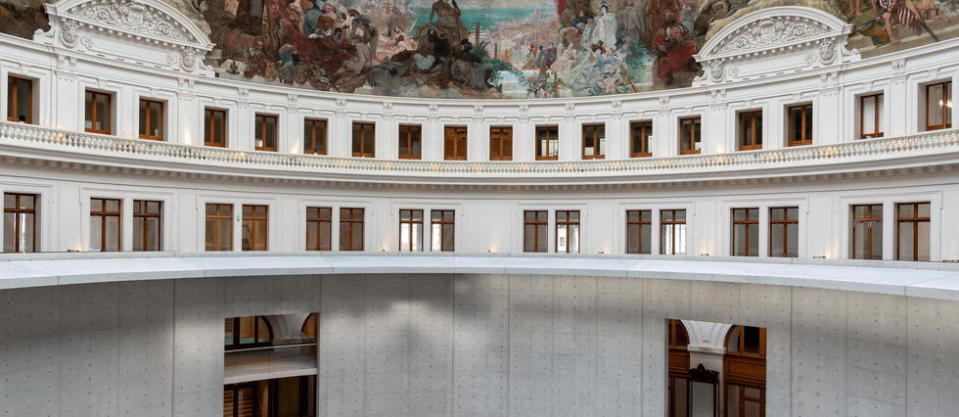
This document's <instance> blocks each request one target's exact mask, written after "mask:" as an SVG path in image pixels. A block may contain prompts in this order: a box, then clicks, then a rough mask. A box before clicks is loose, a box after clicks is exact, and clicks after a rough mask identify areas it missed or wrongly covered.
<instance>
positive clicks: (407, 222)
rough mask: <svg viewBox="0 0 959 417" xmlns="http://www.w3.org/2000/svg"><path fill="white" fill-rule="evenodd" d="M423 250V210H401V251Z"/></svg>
mask: <svg viewBox="0 0 959 417" xmlns="http://www.w3.org/2000/svg"><path fill="white" fill-rule="evenodd" d="M422 250H423V210H413V209H401V210H400V252H420V251H422Z"/></svg>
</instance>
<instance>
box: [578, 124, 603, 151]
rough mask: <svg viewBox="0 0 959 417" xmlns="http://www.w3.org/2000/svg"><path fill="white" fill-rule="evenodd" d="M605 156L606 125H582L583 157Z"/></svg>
mask: <svg viewBox="0 0 959 417" xmlns="http://www.w3.org/2000/svg"><path fill="white" fill-rule="evenodd" d="M605 157H606V125H605V124H591V125H583V159H603V158H605Z"/></svg>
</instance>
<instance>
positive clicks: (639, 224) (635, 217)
mask: <svg viewBox="0 0 959 417" xmlns="http://www.w3.org/2000/svg"><path fill="white" fill-rule="evenodd" d="M652 240H653V212H652V210H626V253H645V254H649V253H651V252H650V251H651V248H652Z"/></svg>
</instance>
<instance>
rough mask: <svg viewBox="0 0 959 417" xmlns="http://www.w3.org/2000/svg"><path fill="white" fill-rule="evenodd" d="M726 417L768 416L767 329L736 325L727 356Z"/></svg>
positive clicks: (729, 335) (724, 363)
mask: <svg viewBox="0 0 959 417" xmlns="http://www.w3.org/2000/svg"><path fill="white" fill-rule="evenodd" d="M723 385H724V390H725V393H726V395H725V397H724V399H725V400H724V402H725V406H724V407H723V408H724V409H725V415H726V417H764V416H765V415H766V329H763V328H760V327H752V326H732V327H731V328H730V329H729V332H728V333H726V355H724V357H723Z"/></svg>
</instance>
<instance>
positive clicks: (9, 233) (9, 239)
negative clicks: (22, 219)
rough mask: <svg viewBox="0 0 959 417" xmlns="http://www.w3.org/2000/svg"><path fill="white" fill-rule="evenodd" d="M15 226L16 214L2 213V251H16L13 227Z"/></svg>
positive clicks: (15, 237)
mask: <svg viewBox="0 0 959 417" xmlns="http://www.w3.org/2000/svg"><path fill="white" fill-rule="evenodd" d="M16 226H17V221H16V214H14V213H3V251H4V252H14V251H16V243H15V242H16V239H17V236H16V232H15V230H16V229H15V228H16Z"/></svg>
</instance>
